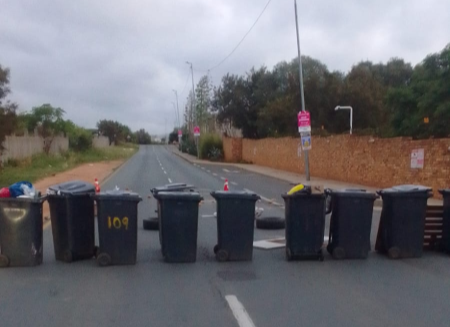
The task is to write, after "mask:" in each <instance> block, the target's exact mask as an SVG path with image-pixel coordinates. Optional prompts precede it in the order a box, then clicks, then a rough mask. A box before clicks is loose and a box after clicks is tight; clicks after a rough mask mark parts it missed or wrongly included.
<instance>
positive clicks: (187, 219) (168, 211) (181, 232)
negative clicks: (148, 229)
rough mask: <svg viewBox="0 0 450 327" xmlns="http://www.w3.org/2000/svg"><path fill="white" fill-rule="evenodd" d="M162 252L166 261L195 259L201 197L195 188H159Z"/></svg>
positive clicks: (192, 260)
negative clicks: (177, 190)
mask: <svg viewBox="0 0 450 327" xmlns="http://www.w3.org/2000/svg"><path fill="white" fill-rule="evenodd" d="M155 197H156V198H157V199H158V202H159V215H160V217H161V220H160V233H161V239H160V241H161V248H162V254H163V257H164V259H165V261H167V262H180V263H181V262H195V261H196V259H197V230H198V206H199V203H200V201H201V200H202V199H203V198H202V197H201V196H200V194H198V193H196V192H159V193H157V194H156V195H155Z"/></svg>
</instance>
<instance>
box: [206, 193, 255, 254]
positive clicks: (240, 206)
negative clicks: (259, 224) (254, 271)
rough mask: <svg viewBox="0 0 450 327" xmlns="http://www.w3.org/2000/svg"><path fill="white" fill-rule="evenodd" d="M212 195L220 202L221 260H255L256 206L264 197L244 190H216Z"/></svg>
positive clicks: (216, 251) (219, 252) (219, 244)
mask: <svg viewBox="0 0 450 327" xmlns="http://www.w3.org/2000/svg"><path fill="white" fill-rule="evenodd" d="M211 195H212V197H213V198H214V199H216V202H217V245H216V246H215V247H214V253H215V255H216V258H217V260H218V261H251V260H252V257H253V232H254V229H255V203H256V201H257V200H259V199H260V197H259V196H258V195H257V194H255V193H249V192H243V191H216V192H212V193H211Z"/></svg>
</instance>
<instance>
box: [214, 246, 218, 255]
mask: <svg viewBox="0 0 450 327" xmlns="http://www.w3.org/2000/svg"><path fill="white" fill-rule="evenodd" d="M213 251H214V254H217V251H219V244H216V245H214V249H213Z"/></svg>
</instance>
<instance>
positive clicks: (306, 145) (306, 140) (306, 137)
mask: <svg viewBox="0 0 450 327" xmlns="http://www.w3.org/2000/svg"><path fill="white" fill-rule="evenodd" d="M300 137H301V140H302V149H303V151H305V150H311V133H301V135H300Z"/></svg>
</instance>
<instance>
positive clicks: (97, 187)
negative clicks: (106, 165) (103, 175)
mask: <svg viewBox="0 0 450 327" xmlns="http://www.w3.org/2000/svg"><path fill="white" fill-rule="evenodd" d="M94 184H95V193H100V184H99V183H98V179H97V178H96V179H95V180H94Z"/></svg>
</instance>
